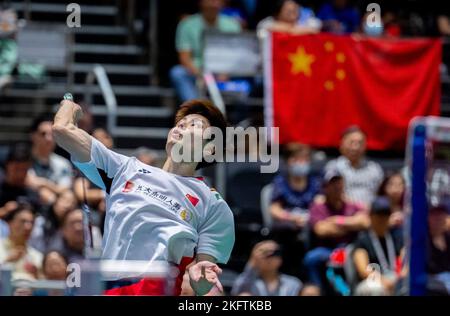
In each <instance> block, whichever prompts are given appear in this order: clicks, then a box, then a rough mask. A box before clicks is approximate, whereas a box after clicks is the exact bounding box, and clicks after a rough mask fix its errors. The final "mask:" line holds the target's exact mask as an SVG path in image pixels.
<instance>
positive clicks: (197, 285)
mask: <svg viewBox="0 0 450 316" xmlns="http://www.w3.org/2000/svg"><path fill="white" fill-rule="evenodd" d="M221 273H222V269H220V268H219V266H218V265H217V264H215V263H212V262H209V261H200V262H198V263H196V264H194V265H193V266H191V267H190V268H189V280H190V284H191V287H192V289H193V290H194V291H195V293H196V294H197V295H205V294H207V293H208V292H210V291H211V289H212V288H213V287H214V286H215V287H217V288H218V290H220V292H223V288H222V284H221V283H220V282H219V274H221Z"/></svg>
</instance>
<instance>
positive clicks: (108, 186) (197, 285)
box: [53, 100, 235, 295]
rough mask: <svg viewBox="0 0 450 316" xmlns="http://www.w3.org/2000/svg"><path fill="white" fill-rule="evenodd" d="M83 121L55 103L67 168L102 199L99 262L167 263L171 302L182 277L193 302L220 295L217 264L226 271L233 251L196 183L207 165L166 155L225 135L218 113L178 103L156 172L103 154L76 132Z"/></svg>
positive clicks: (227, 215) (226, 225)
mask: <svg viewBox="0 0 450 316" xmlns="http://www.w3.org/2000/svg"><path fill="white" fill-rule="evenodd" d="M81 116H82V110H81V107H80V106H79V105H78V104H76V103H74V102H72V101H70V100H63V101H61V105H60V108H59V110H58V112H57V113H56V115H55V119H54V124H53V133H54V136H55V140H56V142H57V144H58V145H59V146H61V147H62V148H63V149H65V150H66V151H67V152H69V153H70V155H71V160H72V162H73V163H74V164H75V165H76V166H77V167H78V168H79V169H80V170H81V171H82V172H83V173H84V175H85V176H86V177H87V178H88V179H89V180H90V181H92V182H93V183H95V184H96V185H98V186H99V187H101V188H102V189H103V190H105V192H106V209H107V211H106V219H105V227H104V236H103V254H102V259H107V260H121V261H122V260H144V261H146V262H149V264H151V263H153V262H158V261H159V262H161V261H163V262H168V263H170V264H173V265H175V266H177V267H178V268H179V271H180V273H179V275H178V278H177V280H176V286H175V287H176V290H175V294H177V295H178V294H180V291H181V284H182V280H183V276H184V273H185V272H187V275H188V276H189V282H190V286H191V287H192V289H193V291H194V293H195V294H196V295H205V294H208V295H211V294H218V295H220V294H221V292H222V291H223V289H222V285H221V284H220V281H219V278H218V276H219V275H220V273H221V269H220V268H219V267H218V265H217V264H216V263H226V262H227V261H228V259H229V257H230V254H231V250H232V248H233V245H234V238H235V236H234V220H233V215H232V212H231V210H230V208H229V207H228V205H227V203H226V202H225V201H224V200H223V199H222V198H221V196H220V195H219V194H218V193H217V192H215V191H214V190H213V189H210V188H209V187H208V186H207V185H206V184H205V183H204V182H203V181H202V180H201V179H198V178H196V177H194V173H195V171H196V170H197V169H199V168H202V167H204V166H206V165H208V163H207V162H205V161H204V160H202V161H201V162H199V163H198V162H186V161H184V162H175V159H173V157H172V156H171V152H172V148H173V146H174V145H176V144H178V145H180V146H184V145H185V144H183V142H184V141H185V139H193V138H192V137H198V135H201V134H202V133H201V132H202V131H204V130H205V129H206V128H208V127H216V128H220V130H221V131H222V132H223V135H225V129H226V121H225V119H224V116H223V115H222V113H221V112H220V111H219V110H218V108H217V107H215V106H214V105H213V104H212V103H211V102H209V101H206V100H191V101H187V102H185V103H183V104H182V105H181V107H180V109H179V110H178V111H177V113H176V116H175V126H174V127H173V128H172V129H171V130H170V132H169V135H168V138H167V142H166V152H167V160H166V161H165V163H164V166H163V168H162V169H160V168H155V167H152V166H149V165H146V164H144V163H142V162H140V161H139V160H137V159H136V158H134V157H127V156H124V155H121V154H118V153H116V152H114V151H112V150H109V149H107V148H106V147H105V146H104V145H103V144H101V143H100V142H99V141H97V140H96V139H94V138H93V137H91V136H90V135H89V134H88V133H86V132H85V131H84V130H82V129H80V128H78V127H77V122H78V120H79V119H80V118H81ZM199 132H200V133H199ZM188 136H189V137H188ZM190 136H192V137H190ZM201 142H202V143H201V144H202V146H203V148H204V149H205V150H209V151H210V153H213V152H214V151H215V150H219V149H216V148H214V146H213V145H212V144H213V142H212V141H211V140H210V139H203V138H202V139H201ZM183 148H184V147H183ZM177 161H178V160H177ZM122 262H126V261H122ZM110 281H112V282H109V283H108V284H110V285H112V286H111V288H110V289H108V290H107V291H106V294H110V295H161V294H163V293H161V289H160V287H159V286H158V285H157V284H156V283H155V282H153V281H152V280H149V279H132V280H129V279H126V280H125V279H122V278H120V276H118V277H117V278H116V279H115V280H110Z"/></svg>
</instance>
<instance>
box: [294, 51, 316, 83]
mask: <svg viewBox="0 0 450 316" xmlns="http://www.w3.org/2000/svg"><path fill="white" fill-rule="evenodd" d="M289 60H290V61H291V63H292V68H291V71H292V73H293V74H295V75H296V74H299V73H301V72H302V73H303V74H304V75H305V76H307V77H309V76H311V64H312V63H313V62H314V61H315V60H316V58H315V57H314V56H313V55H309V54H307V53H306V52H305V48H304V47H303V46H300V47H299V48H297V51H296V52H295V54H289Z"/></svg>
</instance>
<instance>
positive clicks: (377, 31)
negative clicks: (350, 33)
mask: <svg viewBox="0 0 450 316" xmlns="http://www.w3.org/2000/svg"><path fill="white" fill-rule="evenodd" d="M363 31H364V34H366V35H368V36H381V35H382V34H383V31H384V27H383V25H380V26H368V25H367V24H366V23H364V25H363Z"/></svg>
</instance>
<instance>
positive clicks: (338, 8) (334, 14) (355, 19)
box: [317, 0, 360, 34]
mask: <svg viewBox="0 0 450 316" xmlns="http://www.w3.org/2000/svg"><path fill="white" fill-rule="evenodd" d="M317 17H318V18H319V19H321V20H322V22H323V28H322V30H323V31H325V32H332V33H338V34H343V33H352V32H355V31H356V30H357V29H358V27H359V21H360V16H359V12H358V10H357V9H356V8H355V7H353V6H351V5H350V4H349V1H348V0H332V1H330V2H327V3H325V4H323V5H322V7H321V8H320V9H319V12H318V13H317Z"/></svg>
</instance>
